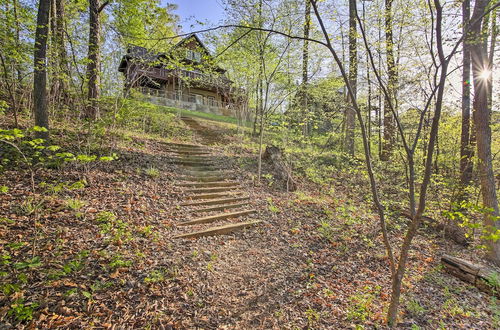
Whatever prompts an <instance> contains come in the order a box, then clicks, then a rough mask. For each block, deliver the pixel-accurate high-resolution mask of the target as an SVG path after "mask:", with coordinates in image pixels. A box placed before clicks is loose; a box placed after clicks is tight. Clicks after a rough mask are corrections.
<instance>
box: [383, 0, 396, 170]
mask: <svg viewBox="0 0 500 330" xmlns="http://www.w3.org/2000/svg"><path fill="white" fill-rule="evenodd" d="M393 1H394V0H385V11H384V16H385V48H386V53H387V55H386V56H387V73H388V81H387V94H388V97H389V98H390V100H388V99H387V97H386V98H385V100H384V141H383V143H382V154H381V157H380V159H381V160H383V161H387V160H389V158H390V156H391V153H392V149H393V147H394V142H395V140H396V131H395V126H394V118H393V114H392V113H391V109H390V106H389V102H391V103H392V104H393V106H395V105H396V102H394V101H395V98H396V96H395V89H396V83H397V69H396V62H395V60H394V40H393V36H392V3H393ZM394 110H396V109H394Z"/></svg>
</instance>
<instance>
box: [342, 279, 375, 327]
mask: <svg viewBox="0 0 500 330" xmlns="http://www.w3.org/2000/svg"><path fill="white" fill-rule="evenodd" d="M380 289H381V288H380V287H379V286H376V287H375V288H371V287H369V286H365V287H364V288H363V289H362V290H361V292H359V293H356V294H354V295H352V296H350V297H349V300H350V305H349V308H348V310H347V319H348V320H355V321H360V322H365V321H366V320H368V318H369V317H370V315H371V314H372V309H373V301H374V299H375V295H376V294H378V293H379V292H380Z"/></svg>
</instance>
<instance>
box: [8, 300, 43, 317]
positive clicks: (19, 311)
mask: <svg viewBox="0 0 500 330" xmlns="http://www.w3.org/2000/svg"><path fill="white" fill-rule="evenodd" d="M38 306H39V304H37V303H25V302H24V299H23V298H19V299H16V300H15V301H14V302H13V303H12V304H11V305H10V309H9V311H8V312H7V315H9V316H11V317H13V318H14V319H15V320H16V321H18V322H23V321H30V320H32V319H33V312H34V311H35V310H36V309H37V308H38Z"/></svg>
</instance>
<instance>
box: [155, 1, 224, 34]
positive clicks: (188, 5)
mask: <svg viewBox="0 0 500 330" xmlns="http://www.w3.org/2000/svg"><path fill="white" fill-rule="evenodd" d="M162 3H164V4H166V3H173V4H177V5H178V7H179V8H178V9H177V10H176V11H174V13H175V14H177V15H179V17H180V21H179V24H181V25H182V30H183V32H191V31H193V30H197V29H200V28H202V27H201V25H200V24H199V23H198V22H202V23H203V24H206V25H215V24H217V23H219V21H220V20H221V19H222V17H223V15H224V9H223V5H222V1H221V0H162ZM191 25H193V27H191Z"/></svg>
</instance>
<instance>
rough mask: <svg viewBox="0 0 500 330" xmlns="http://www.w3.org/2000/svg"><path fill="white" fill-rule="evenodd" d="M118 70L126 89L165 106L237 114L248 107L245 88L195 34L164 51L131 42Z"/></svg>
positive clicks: (229, 114) (230, 114) (228, 114)
mask: <svg viewBox="0 0 500 330" xmlns="http://www.w3.org/2000/svg"><path fill="white" fill-rule="evenodd" d="M118 71H120V72H122V73H123V74H124V77H125V90H126V92H128V91H129V90H130V89H137V90H139V91H141V92H142V93H143V94H145V95H147V96H148V97H149V98H150V100H151V101H153V102H155V103H159V104H162V105H167V106H175V107H180V108H184V109H190V110H197V111H203V112H210V113H215V114H222V115H227V116H234V117H236V116H237V113H238V112H240V111H244V108H245V106H246V98H245V97H244V93H243V91H242V90H241V89H239V88H236V87H235V86H234V84H233V82H232V81H231V80H229V79H228V78H227V77H226V71H225V70H224V69H222V68H220V67H219V66H218V65H217V64H216V62H215V60H214V58H213V57H212V56H211V54H210V51H209V50H208V49H207V48H206V47H205V45H204V44H203V42H202V41H201V40H200V39H199V38H198V36H197V35H196V34H191V35H189V36H188V37H186V38H184V39H182V40H181V41H180V42H178V43H177V44H175V45H173V46H172V48H171V49H170V50H169V51H168V52H165V53H156V52H152V51H150V50H148V49H146V48H143V47H139V46H133V45H130V46H129V47H128V49H127V54H126V55H125V56H123V58H122V60H121V62H120V66H119V68H118Z"/></svg>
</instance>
